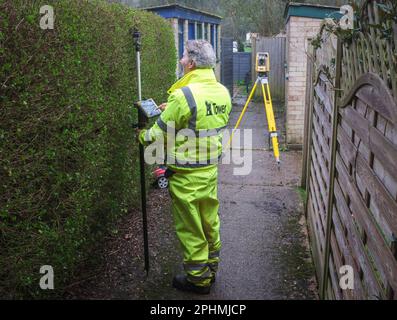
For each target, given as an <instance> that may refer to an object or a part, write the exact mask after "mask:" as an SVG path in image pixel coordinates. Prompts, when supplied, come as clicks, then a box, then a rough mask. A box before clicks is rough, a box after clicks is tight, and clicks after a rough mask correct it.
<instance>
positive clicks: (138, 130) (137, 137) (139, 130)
mask: <svg viewBox="0 0 397 320" xmlns="http://www.w3.org/2000/svg"><path fill="white" fill-rule="evenodd" d="M141 131H142V129H138V128H136V129H135V134H136V137H135V139H136V141H138V142H139V143H141V142H140V141H139V135H140V133H141Z"/></svg>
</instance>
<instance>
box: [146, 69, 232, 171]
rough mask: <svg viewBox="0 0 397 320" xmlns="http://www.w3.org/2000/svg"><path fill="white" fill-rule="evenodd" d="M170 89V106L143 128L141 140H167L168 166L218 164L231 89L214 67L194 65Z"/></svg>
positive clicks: (193, 167) (198, 166) (229, 106)
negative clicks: (194, 67)
mask: <svg viewBox="0 0 397 320" xmlns="http://www.w3.org/2000/svg"><path fill="white" fill-rule="evenodd" d="M168 93H169V94H170V96H169V98H168V102H167V108H166V109H165V111H164V112H163V113H162V114H161V116H160V117H159V119H158V120H157V122H156V123H155V124H154V125H153V127H151V128H150V129H149V130H142V132H141V133H140V136H139V140H140V142H141V143H142V144H145V145H147V144H148V143H151V142H154V141H155V140H157V141H159V140H161V141H164V142H166V144H167V147H166V151H167V158H166V160H167V161H166V163H167V166H168V167H170V168H171V169H175V170H176V171H179V170H182V171H183V170H194V169H198V168H206V167H213V166H215V165H216V164H217V163H218V160H219V158H220V157H221V155H222V132H221V130H222V129H224V128H226V126H227V123H228V121H229V114H230V111H231V108H232V104H231V99H230V94H229V91H228V90H227V89H226V88H225V87H224V86H223V85H222V84H220V83H219V82H217V80H216V78H215V74H214V72H213V70H212V69H195V70H193V71H191V72H189V73H188V74H186V75H185V76H184V77H182V78H181V79H180V80H179V81H177V82H176V83H175V84H174V85H173V86H172V87H171V88H170V90H169V91H168Z"/></svg>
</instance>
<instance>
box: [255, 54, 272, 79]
mask: <svg viewBox="0 0 397 320" xmlns="http://www.w3.org/2000/svg"><path fill="white" fill-rule="evenodd" d="M255 70H256V72H258V75H259V76H264V75H267V73H268V72H269V71H270V56H269V53H268V52H258V53H257V54H256V67H255Z"/></svg>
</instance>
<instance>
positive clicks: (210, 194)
mask: <svg viewBox="0 0 397 320" xmlns="http://www.w3.org/2000/svg"><path fill="white" fill-rule="evenodd" d="M215 62H216V57H215V53H214V50H213V48H212V46H211V44H210V43H208V42H207V41H205V40H190V41H187V43H186V46H185V51H184V55H183V58H182V59H181V60H180V63H181V65H182V66H183V68H184V74H185V75H184V76H183V77H182V78H181V79H180V80H179V81H177V82H176V83H175V84H174V85H173V86H172V87H171V88H170V90H169V91H168V93H169V94H170V95H169V98H168V102H167V104H163V105H162V106H161V107H162V108H164V112H163V113H162V114H161V116H160V118H159V119H158V120H157V122H156V123H155V124H154V125H153V127H151V128H150V129H149V130H143V131H142V132H140V135H139V139H140V142H141V143H142V144H145V145H147V144H149V143H151V142H154V141H155V140H157V141H158V140H160V139H164V141H165V142H166V144H167V167H168V168H169V171H170V172H171V176H170V177H169V191H170V194H171V199H172V212H173V216H174V222H175V228H176V233H177V236H178V238H179V240H180V243H181V246H182V249H183V258H184V261H183V262H184V270H185V274H183V275H177V276H175V277H174V280H173V286H174V287H176V288H177V289H180V290H185V291H193V292H196V293H203V294H206V293H209V291H210V287H211V283H213V282H214V281H215V273H216V271H217V269H218V263H219V253H220V249H221V240H220V235H219V227H220V220H219V215H218V209H219V201H218V195H217V191H218V166H217V164H218V161H219V159H220V157H221V154H222V129H224V128H226V126H227V123H228V121H229V114H230V112H231V108H232V104H231V99H230V94H229V92H228V90H227V89H226V88H225V87H224V86H223V85H222V84H220V83H219V82H217V80H216V78H215V74H214V71H213V68H214V67H215ZM167 132H168V133H171V134H167ZM174 132H175V134H173V133H174Z"/></svg>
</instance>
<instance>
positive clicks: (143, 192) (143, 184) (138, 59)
mask: <svg viewBox="0 0 397 320" xmlns="http://www.w3.org/2000/svg"><path fill="white" fill-rule="evenodd" d="M132 36H133V39H134V45H135V51H136V70H137V71H136V73H137V82H138V101H139V102H140V101H142V87H141V34H140V32H139V31H138V30H136V29H134V30H133V31H132ZM145 125H146V117H145V115H144V114H143V112H142V110H141V109H139V108H138V128H139V129H143V128H144V127H145ZM139 165H140V171H141V205H142V223H143V246H144V255H145V270H146V274H148V273H149V243H148V230H147V213H146V179H145V150H144V147H143V145H142V144H139Z"/></svg>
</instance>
